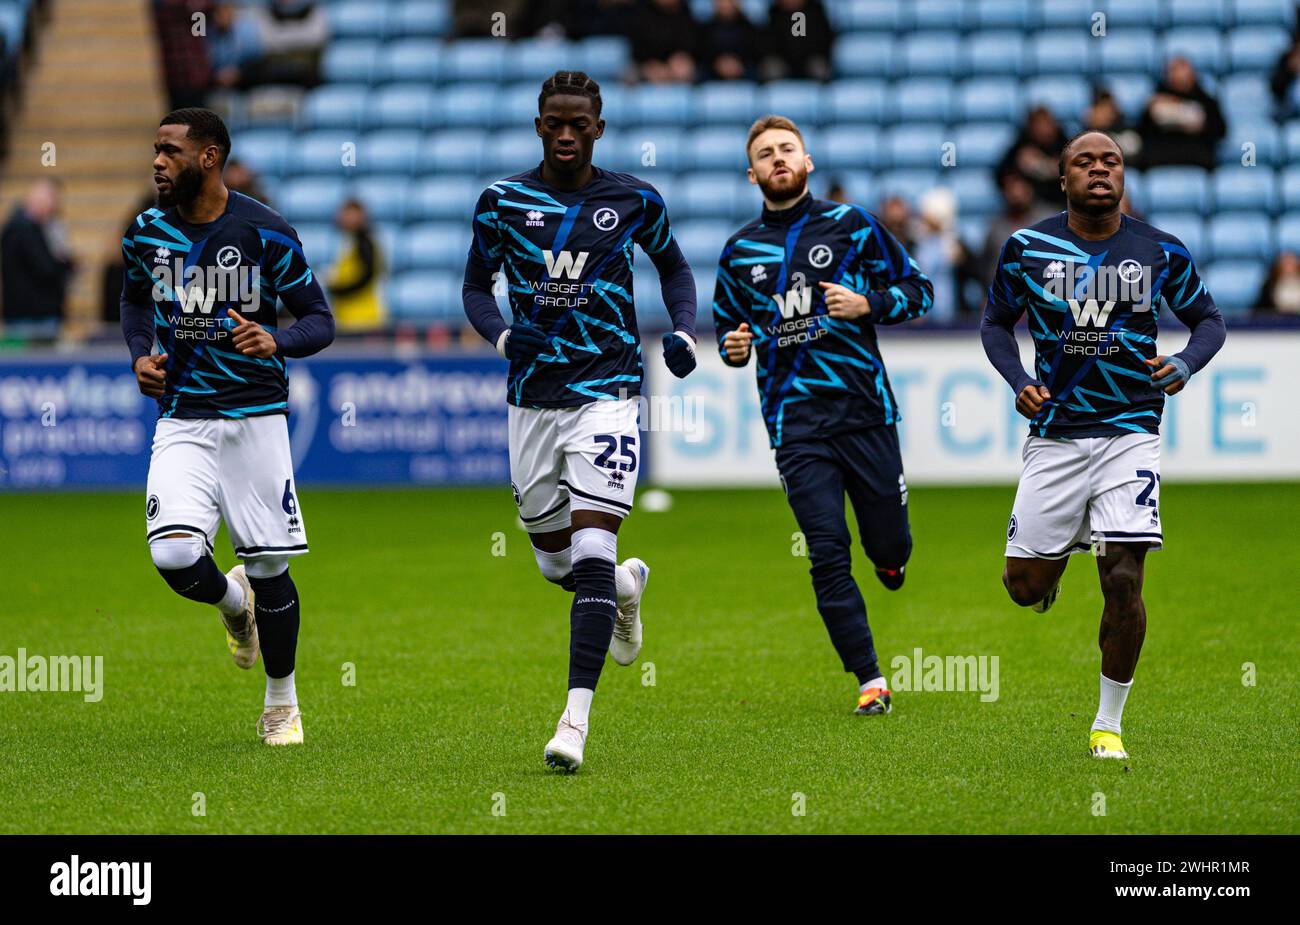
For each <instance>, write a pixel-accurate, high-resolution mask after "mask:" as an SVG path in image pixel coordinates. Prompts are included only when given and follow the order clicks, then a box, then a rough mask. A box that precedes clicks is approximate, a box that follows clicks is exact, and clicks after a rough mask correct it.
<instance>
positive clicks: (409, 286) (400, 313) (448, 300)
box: [387, 270, 464, 323]
mask: <svg viewBox="0 0 1300 925" xmlns="http://www.w3.org/2000/svg"><path fill="white" fill-rule="evenodd" d="M463 281H464V277H463V275H462V274H458V273H455V272H452V271H450V270H442V271H438V270H408V271H407V272H405V273H399V274H394V275H393V277H392V278H391V279H390V280H389V283H388V292H387V295H388V309H389V311H390V313H391V314H392V316H393V320H395V321H410V322H417V323H418V322H429V321H437V320H442V321H453V322H454V321H457V320H462V321H463V320H464V314H463V311H464V310H463V309H462V307H461V299H460V288H461V284H462V282H463ZM458 313H459V318H457V315H458Z"/></svg>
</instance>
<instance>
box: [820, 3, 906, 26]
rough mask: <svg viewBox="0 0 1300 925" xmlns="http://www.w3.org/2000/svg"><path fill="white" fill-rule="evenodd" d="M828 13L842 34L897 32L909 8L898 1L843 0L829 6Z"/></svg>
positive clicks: (832, 22) (902, 24)
mask: <svg viewBox="0 0 1300 925" xmlns="http://www.w3.org/2000/svg"><path fill="white" fill-rule="evenodd" d="M826 12H827V13H829V14H830V17H831V24H832V25H833V26H834V27H835V28H836V29H838V30H839V31H840V32H896V31H898V30H899V29H902V28H903V27H904V15H905V14H906V12H907V8H906V6H904V5H903V4H901V3H898V2H897V0H841V2H839V3H829V4H827V10H826Z"/></svg>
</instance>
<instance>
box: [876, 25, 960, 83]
mask: <svg viewBox="0 0 1300 925" xmlns="http://www.w3.org/2000/svg"><path fill="white" fill-rule="evenodd" d="M900 51H901V53H900ZM890 58H891V60H893V61H894V76H895V77H909V78H911V77H927V76H938V75H946V76H953V75H955V74H957V73H958V72H959V71H960V69H961V36H959V35H958V34H957V33H956V32H913V33H910V34H908V35H905V36H903V38H902V48H901V49H897V48H895V49H894V51H893V52H892V54H891V55H890Z"/></svg>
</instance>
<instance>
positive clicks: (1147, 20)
mask: <svg viewBox="0 0 1300 925" xmlns="http://www.w3.org/2000/svg"><path fill="white" fill-rule="evenodd" d="M1097 6H1099V7H1100V9H1101V10H1102V11H1103V12H1105V14H1106V31H1107V33H1108V34H1110V33H1112V32H1117V31H1122V30H1123V29H1127V28H1128V27H1130V26H1145V27H1146V28H1148V29H1154V28H1159V27H1162V26H1164V25H1166V21H1165V6H1164V4H1163V3H1149V2H1142V3H1138V2H1135V0H1104V5H1103V4H1097ZM1089 16H1091V12H1089Z"/></svg>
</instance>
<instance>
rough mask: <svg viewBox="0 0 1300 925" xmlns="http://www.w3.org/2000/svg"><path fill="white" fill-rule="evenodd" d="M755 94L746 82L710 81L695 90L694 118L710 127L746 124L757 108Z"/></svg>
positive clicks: (752, 87) (751, 118) (750, 84)
mask: <svg viewBox="0 0 1300 925" xmlns="http://www.w3.org/2000/svg"><path fill="white" fill-rule="evenodd" d="M756 96H757V92H756V90H755V88H754V85H753V84H752V83H749V82H748V81H742V80H737V81H730V80H726V81H721V80H720V81H712V82H710V83H705V84H701V85H700V86H698V87H697V88H696V89H695V118H696V119H698V120H699V121H700V122H702V123H707V124H710V125H717V124H719V123H721V124H729V123H732V124H734V123H748V122H750V121H752V120H753V118H754V111H755V109H756V108H757V107H756V104H755V98H756Z"/></svg>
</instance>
